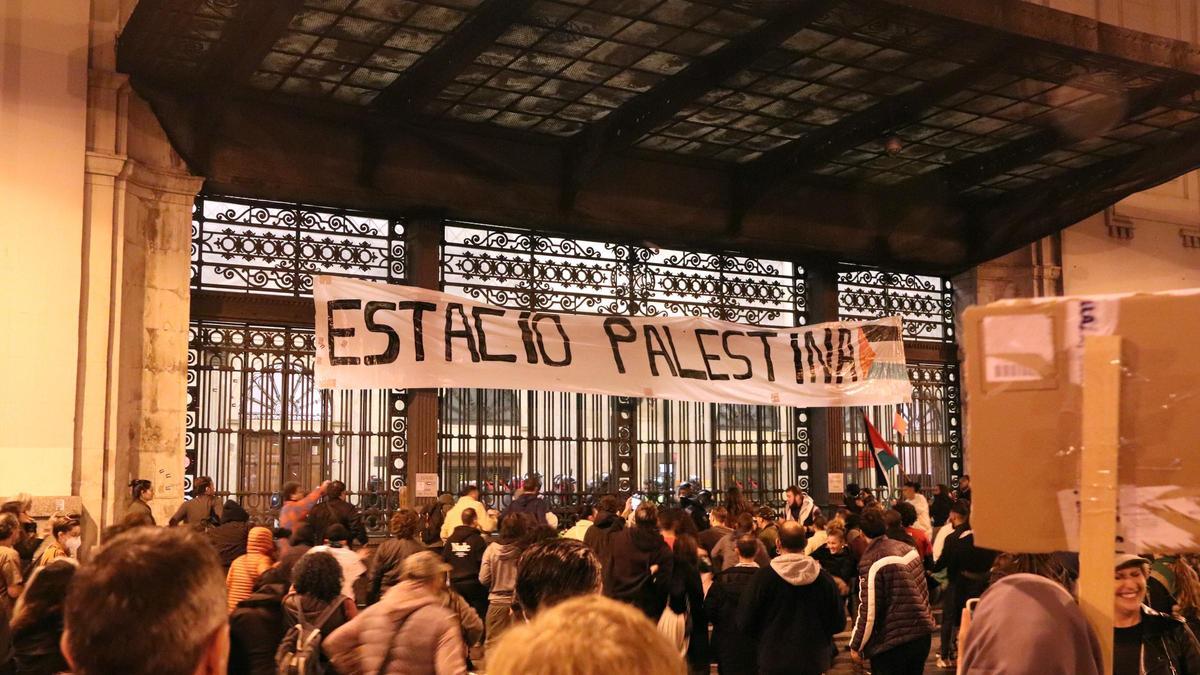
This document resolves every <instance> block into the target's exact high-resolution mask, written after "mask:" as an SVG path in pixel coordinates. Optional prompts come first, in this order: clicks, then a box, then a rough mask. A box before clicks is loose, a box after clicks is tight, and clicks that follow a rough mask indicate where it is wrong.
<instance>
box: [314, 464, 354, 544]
mask: <svg viewBox="0 0 1200 675" xmlns="http://www.w3.org/2000/svg"><path fill="white" fill-rule="evenodd" d="M345 493H346V484H345V483H343V482H342V481H340V480H335V481H333V482H331V483H329V487H328V488H327V489H326V490H325V498H324V500H323V501H321V502H320V503H318V504H317V505H316V506H314V507H313V509H312V511H310V512H309V514H308V524H309V525H311V526H312V528H313V537H314V538H315V539H316V540H317V541H322V540H324V539H325V530H326V529H328V528H329V526H331V525H339V524H340V525H341V526H342V527H345V528H346V530H348V531H349V532H350V541H351V542H355V541H357V542H358V543H359V544H362V545H364V546H365V545H366V544H367V542H368V541H369V539H368V538H367V528H366V527H365V526H363V519H362V512H361V511H359V510H358V509H357V508H355V506H354V505H353V504H351V503H350V502H347V501H346V500H345V499H342V495H343V494H345Z"/></svg>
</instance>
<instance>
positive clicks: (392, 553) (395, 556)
mask: <svg viewBox="0 0 1200 675" xmlns="http://www.w3.org/2000/svg"><path fill="white" fill-rule="evenodd" d="M388 529H389V530H391V533H392V536H391V538H390V539H388V540H386V541H384V542H383V543H382V544H380V545H379V548H377V549H375V556H374V558H372V559H371V573H370V584H369V585H368V590H367V604H368V605H371V604H374V603H376V602H379V598H381V597H383V594H384V593H386V592H387V591H388V589H389V588H391V587H392V586H395V585H396V584H398V583H400V569H401V565H403V564H404V560H405V558H407V557H408V556H410V555H412V554H414V553H419V552H421V551H424V550H425V544H423V543H422V542H421V541H419V540H418V539H417V532H418V530H420V529H421V518H420V517H419V516H418V515H417V512H416V511H413V510H412V509H400V510H399V511H397V512H396V513H395V514H393V515H392V519H391V520H390V521H389V522H388Z"/></svg>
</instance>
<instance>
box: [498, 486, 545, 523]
mask: <svg viewBox="0 0 1200 675" xmlns="http://www.w3.org/2000/svg"><path fill="white" fill-rule="evenodd" d="M541 489H542V484H541V481H539V480H538V479H536V478H526V479H525V483H524V490H523V491H522V493H521V496H520V497H517V498H516V499H514V500H513V502H512V503H511V504H509V505H508V508H507V509H505V510H504V515H506V516H507V515H509V514H510V513H528V514H529V515H531V516H533V521H534V523H536V524H538V525H548V524H550V521H549V519H548V518H546V514H547V513H549V512H550V506H549V505H548V504H547V503H546V500H545V499H542V496H541V495H539V494H538V490H541Z"/></svg>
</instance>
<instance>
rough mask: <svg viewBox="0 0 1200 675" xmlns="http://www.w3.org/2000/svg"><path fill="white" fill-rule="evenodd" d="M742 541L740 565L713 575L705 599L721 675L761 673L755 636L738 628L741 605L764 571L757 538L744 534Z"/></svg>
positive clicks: (739, 552) (740, 541) (714, 653)
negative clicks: (757, 560) (757, 559)
mask: <svg viewBox="0 0 1200 675" xmlns="http://www.w3.org/2000/svg"><path fill="white" fill-rule="evenodd" d="M742 539H744V541H743V540H739V541H738V547H737V549H738V563H737V565H735V566H733V567H730V568H729V569H727V570H725V571H724V572H718V573H717V574H716V575H715V576H713V582H712V586H711V587H709V589H708V595H707V596H706V597H705V598H704V609H705V611H706V612H707V614H708V620H709V621H711V622H712V626H713V632H712V644H711V649H712V653H713V655H714V656H716V659H717V671H718V672H719V673H720V674H721V675H742V673H756V672H758V647H757V645H756V644H755V640H754V636H753V635H752V634H750V633H743V632H742V631H741V629H739V628H738V624H737V613H738V605H739V603H740V602H741V599H742V596H744V595H745V592H746V589H747V588H749V587H750V582H751V581H752V580H753V579H754V575H756V574H757V573H758V570H759V569H760V568H759V566H758V563H756V562H754V555H755V553H757V552H758V546H756V545H755V540H754V535H743V538H742Z"/></svg>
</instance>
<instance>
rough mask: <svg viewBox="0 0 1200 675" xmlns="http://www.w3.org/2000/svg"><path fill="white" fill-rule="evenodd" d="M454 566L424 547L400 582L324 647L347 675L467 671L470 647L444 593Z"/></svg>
mask: <svg viewBox="0 0 1200 675" xmlns="http://www.w3.org/2000/svg"><path fill="white" fill-rule="evenodd" d="M448 569H449V567H448V566H447V565H446V564H445V563H443V562H442V561H441V560H440V559H439V558H438V556H437V554H435V553H433V552H431V551H422V552H420V553H417V554H415V555H412V556H409V558H408V559H406V560H405V561H404V568H403V570H402V572H401V580H400V583H399V584H398V585H397V586H396V587H395V588H393V589H392V590H391V591H389V592H388V593H387V594H386V595H384V596H383V598H382V599H381V600H380V601H379V602H378V603H377V604H375V605H372V606H371V607H368V608H367V609H365V610H364V611H363V612H362V613H361V614H359V615H358V616H357V617H355V618H353V619H351V620H350V621H349V623H346V624H345V625H343V626H342V627H341V628H338V629H337V630H335V631H334V632H333V634H332V635H330V636H329V637H327V638H325V639H324V641H323V643H322V645H321V647H322V650H323V651H324V652H325V654H326V655H327V656H328V657H329V661H330V663H331V664H332V665H333V667H334V669H335V670H336V671H337V672H338V673H341V674H342V675H359V674H362V675H402V674H404V675H407V674H409V673H437V674H438V675H443V674H445V675H465V674H466V672H467V646H466V644H465V643H464V642H463V637H462V627H461V625H460V623H459V618H458V617H457V616H455V614H454V612H453V611H452V610H450V609H448V608H446V607H444V606H443V599H442V597H441V592H442V590H443V589H444V588H445V577H446V572H447V571H448Z"/></svg>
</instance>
